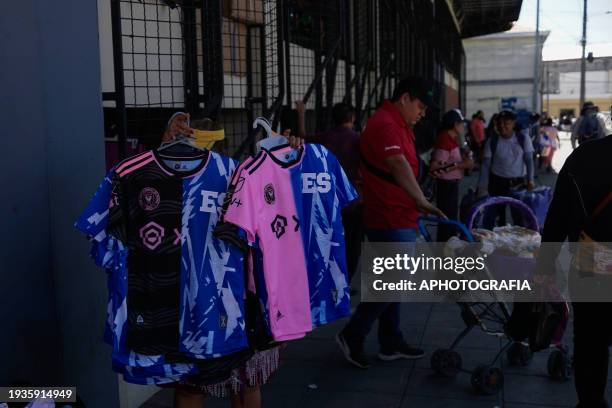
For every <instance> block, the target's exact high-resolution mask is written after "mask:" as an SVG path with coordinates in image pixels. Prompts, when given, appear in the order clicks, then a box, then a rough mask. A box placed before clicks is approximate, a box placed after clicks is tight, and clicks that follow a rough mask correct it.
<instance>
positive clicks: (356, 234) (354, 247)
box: [342, 204, 363, 282]
mask: <svg viewBox="0 0 612 408" xmlns="http://www.w3.org/2000/svg"><path fill="white" fill-rule="evenodd" d="M362 213H363V206H362V205H361V204H354V205H351V206H349V207H347V208H345V209H344V210H343V211H342V225H344V245H345V248H346V267H347V272H348V278H349V282H350V281H351V280H352V279H353V276H355V272H356V271H357V265H358V263H359V257H360V256H361V242H362V241H363V220H362V219H361V217H362Z"/></svg>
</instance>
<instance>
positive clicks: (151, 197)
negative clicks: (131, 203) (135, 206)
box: [138, 187, 160, 211]
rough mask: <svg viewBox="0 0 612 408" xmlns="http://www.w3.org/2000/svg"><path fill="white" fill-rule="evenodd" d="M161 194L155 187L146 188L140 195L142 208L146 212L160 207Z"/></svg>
mask: <svg viewBox="0 0 612 408" xmlns="http://www.w3.org/2000/svg"><path fill="white" fill-rule="evenodd" d="M159 201H160V198H159V192H158V191H157V190H156V189H154V188H153V187H145V188H143V189H142V191H141V192H140V194H139V195H138V203H139V204H140V208H142V209H143V210H145V211H153V210H155V209H156V208H157V207H158V206H159Z"/></svg>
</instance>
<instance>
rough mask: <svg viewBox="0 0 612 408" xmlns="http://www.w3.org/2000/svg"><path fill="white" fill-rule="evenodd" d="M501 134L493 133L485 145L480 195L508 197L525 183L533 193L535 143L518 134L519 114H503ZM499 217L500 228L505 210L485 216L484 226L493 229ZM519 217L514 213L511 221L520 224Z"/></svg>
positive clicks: (501, 115) (503, 112)
mask: <svg viewBox="0 0 612 408" xmlns="http://www.w3.org/2000/svg"><path fill="white" fill-rule="evenodd" d="M497 118H498V123H499V134H493V135H491V137H490V138H489V139H487V141H486V142H485V146H484V153H483V161H482V169H481V171H480V178H479V180H478V196H480V197H484V196H486V195H490V196H508V195H509V194H510V190H511V189H514V188H517V187H520V186H522V185H525V184H526V187H527V189H528V190H530V191H531V190H533V189H534V187H535V184H534V181H533V180H534V163H533V144H532V143H531V139H530V138H529V136H527V135H525V134H524V133H522V132H518V131H516V132H515V125H516V115H515V114H514V113H513V112H511V111H501V112H500V113H499V115H498V117H497ZM497 215H499V221H500V225H505V224H506V209H505V207H504V208H502V209H501V211H499V214H494V213H489V214H487V215H486V218H487V219H486V220H485V227H486V228H492V227H493V226H494V224H495V218H497ZM519 216H520V215H519V214H517V213H516V212H514V211H512V218H513V219H514V222H515V223H518V222H517V221H519V220H517V218H518V217H519Z"/></svg>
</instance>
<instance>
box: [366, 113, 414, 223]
mask: <svg viewBox="0 0 612 408" xmlns="http://www.w3.org/2000/svg"><path fill="white" fill-rule="evenodd" d="M359 144H360V148H361V154H362V155H363V157H364V158H365V159H366V160H367V161H368V162H369V163H370V164H371V165H373V166H374V167H376V168H378V169H380V170H384V171H386V172H389V173H390V171H391V170H390V169H389V167H388V166H387V164H386V163H385V158H387V157H390V156H395V155H398V154H401V155H403V156H404V157H405V158H406V160H407V161H408V163H409V164H410V167H411V168H412V172H413V173H414V175H415V177H418V174H419V161H418V158H417V153H416V147H415V145H414V133H413V132H412V129H411V128H410V127H409V126H408V125H407V124H406V122H405V121H404V119H403V118H402V117H401V115H400V113H399V111H398V110H397V108H396V107H395V106H394V105H393V104H392V103H391V102H390V101H385V102H384V104H383V106H381V107H380V109H378V110H377V111H376V112H374V114H373V115H372V116H371V117H370V119H369V120H368V122H367V123H366V127H365V130H364V131H363V133H362V134H361V138H360V143H359ZM360 170H361V174H362V176H363V222H364V225H365V227H366V228H371V229H399V228H415V227H416V219H417V217H418V216H419V215H420V213H419V211H418V210H417V208H416V203H415V201H414V200H413V199H412V198H411V197H410V196H409V195H408V193H406V192H405V191H404V190H403V189H402V188H400V187H398V186H396V185H395V184H391V183H389V182H387V181H385V180H383V179H381V178H380V177H378V176H377V175H374V174H372V173H371V172H370V171H368V169H367V168H365V167H364V165H363V164H361V166H360Z"/></svg>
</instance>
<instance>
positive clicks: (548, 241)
mask: <svg viewBox="0 0 612 408" xmlns="http://www.w3.org/2000/svg"><path fill="white" fill-rule="evenodd" d="M570 162H571V156H570V158H569V159H568V160H567V161H566V163H565V164H564V165H563V168H561V171H560V172H559V176H558V177H557V181H556V183H555V189H554V191H555V192H554V195H553V198H552V201H551V203H550V207H549V208H548V212H547V213H546V220H545V221H544V228H543V230H542V246H541V247H540V253H539V255H538V261H537V270H536V274H537V275H540V276H549V277H550V276H553V275H554V273H555V261H556V259H557V257H558V256H559V252H560V251H561V246H562V245H563V242H564V241H565V240H566V239H567V237H568V235H569V227H568V226H569V222H568V220H571V219H572V218H574V217H576V214H572V209H571V206H570V202H571V201H572V195H573V194H575V193H576V192H575V186H573V185H572V183H573V181H572V180H571V175H570V174H569V171H568V167H569V166H568V163H570Z"/></svg>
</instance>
